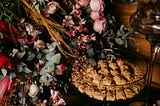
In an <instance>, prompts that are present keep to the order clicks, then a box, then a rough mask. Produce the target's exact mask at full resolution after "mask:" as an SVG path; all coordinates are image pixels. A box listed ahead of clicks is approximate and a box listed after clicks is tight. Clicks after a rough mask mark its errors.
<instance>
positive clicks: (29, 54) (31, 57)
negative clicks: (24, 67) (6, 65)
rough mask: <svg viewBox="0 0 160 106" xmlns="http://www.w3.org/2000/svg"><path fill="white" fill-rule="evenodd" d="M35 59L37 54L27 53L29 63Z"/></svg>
mask: <svg viewBox="0 0 160 106" xmlns="http://www.w3.org/2000/svg"><path fill="white" fill-rule="evenodd" d="M34 57H35V53H33V52H28V53H27V61H31V60H33V59H34Z"/></svg>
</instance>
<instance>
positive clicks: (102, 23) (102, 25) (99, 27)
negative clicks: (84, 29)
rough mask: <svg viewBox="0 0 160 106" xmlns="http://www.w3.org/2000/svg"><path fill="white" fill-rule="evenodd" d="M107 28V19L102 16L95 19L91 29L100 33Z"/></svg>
mask: <svg viewBox="0 0 160 106" xmlns="http://www.w3.org/2000/svg"><path fill="white" fill-rule="evenodd" d="M106 28H107V21H106V19H105V18H102V19H100V20H96V21H95V22H94V25H93V29H94V30H95V31H96V32H98V33H99V34H101V33H102V32H105V31H106Z"/></svg>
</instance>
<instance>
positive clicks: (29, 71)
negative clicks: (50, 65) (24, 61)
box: [23, 67, 32, 73]
mask: <svg viewBox="0 0 160 106" xmlns="http://www.w3.org/2000/svg"><path fill="white" fill-rule="evenodd" d="M23 71H24V72H25V73H31V72H32V71H31V70H30V69H29V68H27V67H24V70H23Z"/></svg>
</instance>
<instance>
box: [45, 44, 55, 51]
mask: <svg viewBox="0 0 160 106" xmlns="http://www.w3.org/2000/svg"><path fill="white" fill-rule="evenodd" d="M47 47H48V49H49V51H54V50H55V48H56V43H55V42H52V43H51V44H49V43H47Z"/></svg>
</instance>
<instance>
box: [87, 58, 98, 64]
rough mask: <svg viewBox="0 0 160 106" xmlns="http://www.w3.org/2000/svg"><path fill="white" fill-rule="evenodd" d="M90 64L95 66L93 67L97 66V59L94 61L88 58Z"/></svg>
mask: <svg viewBox="0 0 160 106" xmlns="http://www.w3.org/2000/svg"><path fill="white" fill-rule="evenodd" d="M88 62H89V63H90V64H93V65H96V64H97V63H96V61H95V59H93V58H88Z"/></svg>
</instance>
